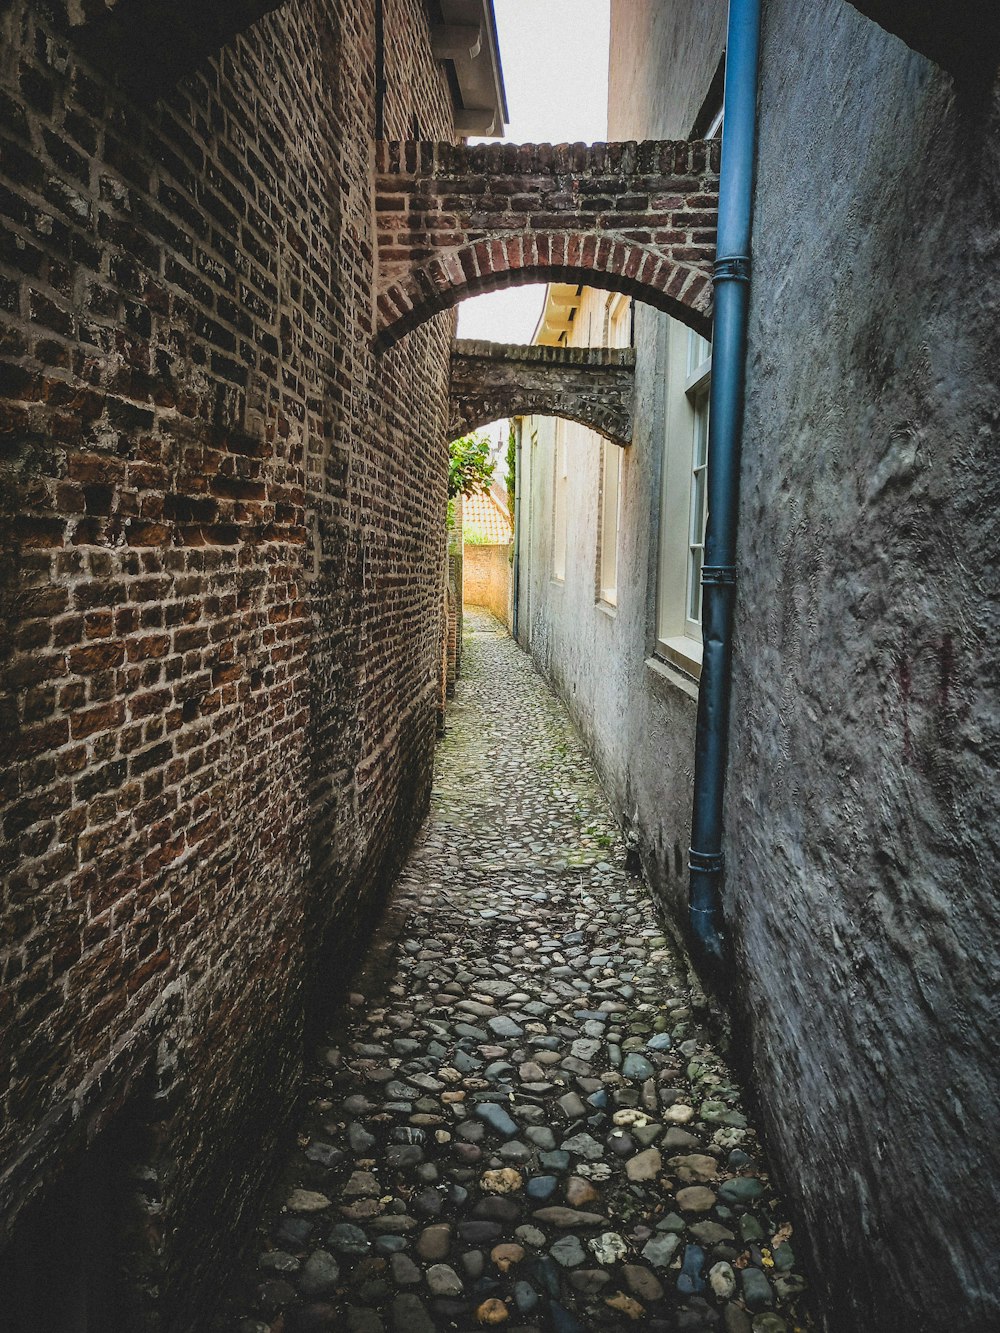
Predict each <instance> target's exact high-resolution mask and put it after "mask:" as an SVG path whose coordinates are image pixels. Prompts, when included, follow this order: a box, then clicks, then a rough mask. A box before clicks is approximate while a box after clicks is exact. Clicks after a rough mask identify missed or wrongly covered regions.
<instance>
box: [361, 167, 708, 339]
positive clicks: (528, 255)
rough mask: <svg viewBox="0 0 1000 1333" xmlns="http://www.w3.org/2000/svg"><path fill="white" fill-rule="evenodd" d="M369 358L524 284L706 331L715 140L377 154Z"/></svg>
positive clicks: (702, 331)
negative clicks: (577, 293)
mask: <svg viewBox="0 0 1000 1333" xmlns="http://www.w3.org/2000/svg"><path fill="white" fill-rule="evenodd" d="M377 152H378V160H377V164H376V169H377V176H376V197H375V208H376V223H377V232H378V256H379V295H378V312H377V336H376V347H377V348H379V349H384V348H387V347H391V346H393V345H394V344H395V343H396V342H398V341H399V339H400V338H402V337H403V336H404V335H405V334H406V333H408V332H409V331H410V330H411V329H413V328H416V327H417V325H418V324H421V323H423V322H424V321H425V320H426V319H429V318H430V317H431V316H432V315H435V314H437V313H439V312H440V311H442V310H447V309H448V308H449V307H451V306H454V305H456V304H457V303H458V302H459V301H461V300H464V299H465V298H466V297H469V296H474V295H478V294H479V293H481V292H489V291H496V290H498V289H499V288H502V287H513V286H518V285H522V284H525V283H532V282H571V283H578V284H585V285H587V286H590V287H603V288H607V289H610V290H612V291H621V292H625V293H627V294H628V295H630V296H634V297H636V298H637V299H638V300H641V301H645V302H648V304H650V305H653V306H656V307H657V308H658V309H661V310H666V311H667V312H668V313H669V314H671V315H673V316H675V318H677V319H679V320H681V321H682V322H683V323H685V324H688V325H690V326H691V327H692V328H694V329H696V330H697V331H698V332H699V333H703V334H707V333H708V332H709V331H710V328H711V304H712V283H711V271H712V260H713V257H714V249H715V227H716V219H717V212H718V167H719V161H718V155H719V144H718V143H717V142H716V141H700V140H683V141H678V142H658V141H655V142H649V143H642V144H635V143H626V144H593V145H590V146H587V145H585V144H574V145H557V146H555V147H553V146H552V145H551V144H522V145H515V144H490V145H486V146H476V147H471V148H470V147H467V146H464V145H461V146H457V147H456V146H455V145H453V144H435V143H380V144H379V145H378V149H377Z"/></svg>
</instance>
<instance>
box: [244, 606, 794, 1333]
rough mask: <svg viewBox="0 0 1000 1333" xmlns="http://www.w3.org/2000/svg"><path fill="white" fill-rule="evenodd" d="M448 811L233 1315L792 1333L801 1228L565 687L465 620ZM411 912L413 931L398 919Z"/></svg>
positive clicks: (336, 1033)
mask: <svg viewBox="0 0 1000 1333" xmlns="http://www.w3.org/2000/svg"><path fill="white" fill-rule="evenodd" d="M466 631H467V639H466V654H465V661H464V677H463V679H462V681H461V682H460V683H459V686H458V691H457V694H456V699H455V703H454V706H453V707H452V709H451V712H450V714H449V721H448V731H447V735H446V737H445V738H444V740H443V741H442V743H441V746H440V750H439V753H438V774H437V778H436V782H435V790H434V798H433V809H432V814H431V817H430V819H429V820H428V822H427V825H426V826H425V828H424V830H423V833H422V835H421V838H420V841H419V843H418V845H417V847H416V848H415V850H414V852H413V854H412V855H411V857H410V859H409V862H408V864H407V866H406V868H405V870H404V872H403V875H402V878H401V880H400V882H399V884H398V886H397V888H396V890H395V891H394V895H393V901H392V902H391V904H390V907H389V910H388V912H387V915H386V919H385V921H384V922H383V925H382V927H381V928H380V934H379V936H378V937H377V938H376V941H375V942H374V944H373V953H372V958H373V959H374V960H381V962H378V961H376V962H375V963H373V964H372V965H371V966H370V967H369V969H368V974H367V975H365V974H364V973H362V977H361V980H360V981H356V983H355V984H356V985H359V986H360V987H361V988H362V989H363V990H364V994H359V993H354V994H352V996H351V998H350V1004H349V1005H347V1006H345V1009H344V1011H343V1012H342V1014H341V1015H340V1018H339V1020H338V1023H337V1025H336V1027H335V1028H334V1030H332V1031H331V1032H330V1034H329V1045H328V1046H323V1047H322V1048H321V1049H320V1050H319V1051H318V1052H317V1056H316V1059H315V1061H314V1063H313V1065H312V1068H311V1070H310V1071H309V1074H308V1085H307V1098H306V1105H305V1109H304V1112H303V1119H302V1123H301V1126H300V1133H299V1137H298V1145H299V1146H298V1149H297V1150H296V1151H295V1153H294V1158H293V1160H291V1161H289V1162H288V1163H287V1164H286V1170H285V1173H284V1176H283V1180H282V1183H281V1186H280V1188H279V1190H278V1191H277V1192H276V1194H275V1197H274V1202H273V1208H272V1210H271V1212H270V1213H269V1215H268V1216H267V1217H266V1219H265V1221H264V1224H263V1226H262V1228H261V1231H260V1234H259V1238H258V1240H259V1244H258V1247H257V1262H256V1267H254V1266H253V1265H252V1264H251V1266H250V1267H249V1268H248V1269H247V1271H246V1273H245V1274H244V1275H243V1276H242V1279H241V1282H240V1284H239V1285H238V1288H237V1295H236V1304H235V1305H233V1306H231V1307H230V1309H231V1311H235V1313H231V1315H230V1316H227V1317H226V1319H225V1321H224V1322H223V1324H221V1325H220V1327H221V1328H223V1329H225V1330H226V1331H227V1333H230V1331H232V1330H239V1333H278V1331H279V1330H284V1331H287V1333H305V1331H306V1330H343V1331H344V1333H382V1330H386V1333H432V1331H433V1330H435V1329H460V1330H461V1329H469V1330H471V1329H475V1328H480V1327H482V1326H489V1325H506V1328H507V1330H508V1333H515V1330H517V1333H542V1331H543V1330H545V1331H547V1330H553V1331H554V1333H579V1331H580V1330H589V1329H601V1330H620V1329H630V1328H634V1327H641V1328H645V1329H652V1330H678V1329H691V1330H695V1329H719V1330H721V1331H722V1333H749V1330H751V1329H752V1330H753V1333H791V1330H793V1329H803V1328H808V1327H810V1324H809V1321H808V1316H807V1315H806V1314H805V1312H804V1309H803V1308H802V1301H803V1297H802V1295H801V1293H802V1292H803V1290H804V1287H805V1283H804V1281H803V1278H802V1277H801V1276H800V1275H799V1271H798V1269H797V1265H796V1259H795V1254H794V1252H793V1245H792V1244H791V1243H790V1242H789V1236H790V1234H791V1228H790V1227H789V1226H788V1225H787V1223H786V1220H785V1213H784V1211H783V1209H782V1206H781V1203H780V1201H779V1200H778V1199H777V1198H776V1197H775V1193H774V1191H773V1190H772V1188H771V1186H770V1184H769V1182H768V1178H767V1175H766V1171H765V1167H764V1164H763V1162H762V1161H761V1158H760V1155H759V1152H758V1148H757V1141H756V1138H755V1135H754V1131H753V1129H752V1128H751V1127H750V1126H749V1125H748V1123H747V1120H746V1117H745V1115H744V1113H743V1111H742V1110H741V1107H740V1094H739V1091H738V1089H737V1088H736V1086H735V1084H734V1082H733V1079H732V1076H731V1074H730V1072H729V1070H728V1069H727V1068H726V1065H725V1063H724V1062H723V1060H722V1059H721V1058H720V1057H719V1056H718V1055H717V1054H716V1052H715V1051H714V1050H713V1048H712V1046H711V1045H710V1044H709V1043H708V1040H707V1037H706V1036H705V1034H704V1032H703V1031H702V1030H701V1028H700V1027H699V1023H698V1016H699V1012H700V1010H699V1003H700V1002H701V997H700V996H699V995H698V993H697V991H694V992H693V993H692V989H691V985H690V981H689V975H688V973H687V970H686V968H685V966H684V963H683V960H682V959H681V958H680V957H679V955H678V954H677V953H676V952H675V951H674V950H673V949H672V947H671V946H670V944H669V943H668V941H667V939H666V938H665V937H664V935H663V934H662V933H661V927H660V925H659V924H658V922H657V918H656V915H655V912H654V909H653V906H652V904H651V901H650V898H649V894H648V892H647V890H646V889H645V887H644V885H643V884H642V882H641V881H640V880H636V879H633V878H631V877H629V876H628V875H627V874H626V872H625V869H624V846H623V843H622V839H621V836H620V834H619V830H618V828H617V826H616V825H615V823H614V822H613V820H612V818H611V814H610V811H609V809H608V806H607V803H606V801H605V798H604V796H603V794H602V792H601V789H600V787H599V785H598V782H597V779H596V777H595V775H594V771H593V768H592V767H591V764H590V762H589V760H588V759H587V757H586V755H585V753H584V751H583V749H582V747H581V745H580V742H579V740H578V738H577V737H576V735H575V733H574V731H573V730H572V727H571V726H570V724H569V722H568V720H567V718H566V715H565V713H564V712H563V710H562V707H561V705H560V704H559V703H558V702H557V701H556V700H555V698H554V697H553V695H552V694H551V693H550V691H549V690H548V688H547V687H546V685H545V684H544V683H543V682H542V681H541V680H540V678H539V677H538V675H537V674H536V673H535V671H534V668H533V667H532V665H531V662H530V660H529V659H528V658H527V657H526V656H525V655H524V654H523V653H522V652H521V651H520V649H518V648H517V646H516V645H515V644H514V643H513V641H512V640H511V639H510V638H509V637H508V636H507V634H506V633H505V632H504V631H503V630H501V629H500V627H499V626H498V625H497V623H496V622H495V621H493V620H492V619H491V618H490V617H487V616H486V615H484V614H478V613H472V614H469V613H467V615H466ZM400 927H401V929H400Z"/></svg>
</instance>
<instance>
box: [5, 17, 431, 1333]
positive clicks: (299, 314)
mask: <svg viewBox="0 0 1000 1333" xmlns="http://www.w3.org/2000/svg"><path fill="white" fill-rule="evenodd" d="M385 26H386V34H387V40H386V44H385V61H386V64H385V73H386V84H387V93H386V100H385V106H384V116H385V124H386V131H387V133H391V134H392V135H394V136H397V137H402V136H405V135H407V134H410V133H412V132H413V123H414V117H417V118H418V120H419V125H420V132H421V133H424V132H426V133H430V134H433V135H436V136H438V137H447V135H448V134H449V133H450V128H451V109H450V101H449V98H448V94H447V89H446V85H445V82H444V78H443V75H442V72H441V70H440V68H439V67H438V66H436V65H435V64H434V63H433V62H432V61H431V58H430V55H429V47H428V42H427V29H426V16H425V11H424V7H423V5H422V4H420V3H419V0H386V3H385ZM374 62H375V45H374V4H373V0H367V2H366V3H363V4H361V5H354V4H347V3H346V0H297V2H295V3H289V4H287V5H285V6H283V7H282V8H281V9H279V10H278V11H277V12H276V13H274V14H272V15H269V16H268V17H266V18H264V19H262V20H261V21H260V22H259V23H257V24H256V25H255V26H254V27H252V28H250V29H249V30H248V31H247V32H246V33H245V34H244V35H243V36H241V37H239V38H237V39H236V40H235V41H234V42H233V43H232V44H231V45H229V46H227V47H226V48H224V49H223V50H222V51H221V52H219V53H218V55H217V56H215V57H213V58H211V59H208V60H205V61H204V62H202V63H201V64H199V65H198V66H197V68H195V69H193V70H192V71H191V72H190V73H188V74H187V75H186V76H185V77H184V78H183V80H182V81H180V82H179V83H178V84H177V85H176V86H175V87H173V88H172V89H170V91H169V92H167V93H166V94H164V95H163V96H161V97H159V98H158V99H157V100H155V101H152V100H146V101H143V100H142V99H140V98H137V97H136V96H133V95H130V94H128V93H125V92H122V91H120V90H119V89H118V88H117V87H116V85H115V84H114V83H113V82H112V81H111V80H110V79H109V78H108V77H106V76H104V75H102V74H101V73H100V72H98V70H97V69H96V68H95V67H94V66H93V65H91V64H88V62H87V60H86V59H85V58H84V57H83V56H82V55H81V54H80V52H79V50H77V49H76V48H75V47H74V46H73V45H72V43H71V41H68V40H66V39H64V38H63V37H62V36H60V35H59V34H57V33H56V32H54V31H52V30H51V29H50V28H49V27H47V25H46V22H45V17H44V10H43V8H42V7H41V6H38V7H36V6H35V5H34V4H31V3H29V2H28V0H14V3H12V4H11V5H9V6H8V7H7V8H6V10H5V12H4V14H3V16H2V18H0V311H2V316H3V323H2V327H0V386H2V395H3V397H2V401H0V442H2V460H3V468H4V474H3V483H2V492H0V505H2V513H3V520H2V522H3V526H2V534H0V535H2V539H3V551H2V567H0V571H2V588H3V597H4V604H3V615H2V626H3V632H4V636H5V643H4V645H3V646H4V650H5V652H4V658H5V666H6V676H5V688H6V693H5V694H4V696H3V703H2V709H3V712H2V727H3V734H4V736H5V738H6V741H5V744H7V743H8V742H9V752H10V755H11V757H12V760H13V762H12V763H11V764H10V765H8V766H7V767H6V769H5V772H4V775H3V789H2V793H0V798H2V800H3V825H2V828H3V835H4V845H3V857H4V860H3V874H4V884H5V891H4V896H3V899H2V910H3V916H4V920H3V928H4V932H5V938H6V939H7V940H10V941H12V942H13V944H12V947H11V948H9V949H8V950H7V951H6V952H5V953H4V955H3V973H2V978H0V981H2V991H0V1022H2V1023H3V1027H4V1030H5V1033H6V1034H7V1035H6V1038H5V1043H4V1060H5V1064H6V1071H5V1072H6V1073H7V1074H8V1079H4V1087H5V1093H4V1105H3V1112H4V1121H3V1123H4V1128H3V1130H2V1131H0V1181H2V1182H3V1183H2V1186H0V1195H2V1196H3V1198H4V1199H5V1200H7V1202H8V1205H9V1210H8V1212H7V1214H6V1215H5V1217H4V1225H5V1227H8V1228H9V1227H12V1226H14V1225H15V1224H16V1210H17V1208H18V1207H20V1206H21V1205H22V1204H24V1203H25V1202H26V1201H27V1200H29V1199H30V1198H31V1196H32V1194H33V1193H37V1192H38V1191H39V1190H40V1189H41V1188H42V1187H43V1186H44V1185H45V1184H46V1182H47V1181H48V1180H49V1179H51V1178H52V1177H54V1175H55V1174H57V1173H58V1171H59V1169H60V1168H61V1165H62V1164H63V1163H64V1162H65V1161H67V1160H69V1157H70V1156H71V1155H72V1154H73V1153H74V1152H76V1151H78V1150H79V1149H80V1147H81V1146H82V1144H83V1142H84V1140H85V1138H86V1136H87V1135H88V1134H92V1133H93V1132H95V1131H96V1129H97V1128H98V1127H99V1126H100V1124H101V1123H102V1117H106V1116H107V1115H109V1114H110V1113H111V1111H112V1110H113V1109H114V1107H115V1106H117V1105H118V1104H119V1103H121V1102H122V1100H123V1099H124V1098H125V1097H126V1094H127V1093H129V1091H130V1090H132V1089H134V1088H137V1087H139V1088H141V1089H142V1090H143V1091H142V1097H143V1098H144V1102H143V1105H142V1107H141V1108H140V1115H141V1117H143V1118H146V1119H149V1120H156V1121H157V1124H156V1131H155V1136H154V1137H155V1141H156V1148H155V1150H153V1149H150V1150H149V1152H150V1154H151V1155H150V1156H149V1157H148V1159H147V1160H146V1162H145V1163H144V1164H145V1166H146V1167H147V1168H148V1169H149V1172H150V1176H151V1178H152V1177H153V1176H155V1177H156V1182H157V1183H156V1185H155V1189H156V1190H157V1191H159V1192H160V1193H161V1194H162V1196H163V1200H162V1208H160V1207H159V1206H158V1207H157V1209H156V1216H155V1220H153V1221H151V1223H150V1225H149V1227H148V1228H147V1231H148V1237H147V1248H148V1254H147V1256H146V1257H147V1260H148V1262H149V1264H150V1265H151V1272H152V1276H151V1277H150V1279H149V1282H150V1288H151V1304H150V1309H158V1310H160V1311H161V1313H160V1314H158V1315H157V1314H155V1313H154V1314H151V1315H150V1317H149V1322H150V1324H151V1325H154V1324H156V1322H157V1320H159V1321H160V1323H161V1324H162V1326H170V1327H185V1328H186V1327H189V1326H190V1322H185V1321H186V1320H188V1321H189V1320H190V1310H191V1308H192V1302H195V1301H197V1300H198V1299H199V1298H200V1295H201V1292H202V1290H203V1279H204V1277H205V1276H206V1274H213V1275H214V1277H215V1278H216V1279H217V1277H218V1271H219V1270H218V1263H219V1261H220V1258H221V1257H222V1256H223V1253H224V1249H225V1246H226V1245H227V1244H231V1243H233V1242H234V1241H235V1240H236V1239H238V1236H239V1227H240V1217H241V1212H242V1210H243V1209H244V1208H246V1209H247V1210H248V1211H249V1210H251V1209H252V1207H253V1204H254V1198H255V1188H256V1187H259V1183H258V1182H253V1184H252V1185H251V1186H250V1187H248V1185H247V1170H248V1164H249V1162H250V1160H251V1159H257V1158H259V1157H260V1154H261V1151H262V1148H263V1149H266V1148H267V1146H268V1145H269V1144H270V1143H272V1142H273V1140H274V1136H275V1134H276V1132H277V1128H276V1127H278V1126H280V1124H281V1123H282V1118H283V1116H284V1113H285V1111H286V1110H287V1102H288V1097H289V1095H290V1092H289V1090H290V1089H291V1088H292V1087H293V1086H294V1079H293V1075H294V1072H295V1069H296V1066H297V1064H298V1060H299V1056H300V1047H301V1033H302V1025H303V1014H304V1010H305V1004H306V994H307V991H308V990H309V989H310V987H312V988H313V989H315V985H314V981H313V978H314V977H315V976H316V975H317V969H320V972H319V975H320V976H321V981H320V983H319V986H320V989H321V990H334V989H336V987H337V986H339V985H340V984H341V983H342V980H343V976H342V972H340V971H337V970H335V969H334V970H332V969H331V966H330V960H331V959H334V958H336V956H337V954H338V946H342V945H343V944H344V942H345V941H346V940H347V939H348V938H349V937H350V936H351V934H352V933H353V932H354V931H356V930H357V929H358V927H359V926H360V924H361V923H362V921H363V919H364V916H365V914H366V912H367V911H368V910H370V907H371V904H372V902H373V900H374V899H375V898H376V897H377V893H378V890H379V888H380V887H381V886H382V884H383V883H384V882H385V878H386V876H387V874H389V873H390V872H391V869H392V867H393V863H394V860H395V859H396V857H398V855H399V853H400V850H401V848H402V847H403V846H404V845H405V841H406V839H407V837H408V836H409V834H410V833H411V832H412V830H413V827H414V824H415V822H416V821H417V820H418V819H419V818H420V816H421V813H422V811H423V809H424V806H425V803H426V798H427V792H428V784H429V779H430V769H431V749H432V744H433V736H434V727H435V710H436V691H437V689H438V678H439V663H440V639H439V632H440V631H439V626H440V605H441V587H442V579H443V576H444V559H445V544H444V533H443V523H442V519H443V514H444V505H445V489H446V486H445V446H444V443H443V442H444V439H445V427H446V421H447V407H448V402H447V350H448V344H449V340H450V336H451V332H452V325H451V319H450V317H449V316H444V317H443V318H439V319H437V320H436V321H432V322H431V323H429V324H426V325H425V326H424V327H423V328H421V329H420V330H418V331H417V332H416V333H415V334H414V336H413V337H412V338H410V339H408V340H407V341H406V342H405V343H403V344H401V345H400V346H399V347H398V348H396V349H394V350H393V351H392V352H391V353H389V354H387V355H386V356H385V357H384V358H382V359H381V360H376V359H375V358H374V356H373V354H372V352H371V350H370V348H371V335H372V320H373V309H374V298H373V287H374V280H373V267H372V266H373V259H372V256H373V248H374V238H373V235H372V225H371V189H372V178H371V171H372V163H373V151H372V135H373V127H374V122H375V107H374V96H375V94H374V87H375V65H374ZM403 496H405V503H403V502H402V501H401V500H400V499H399V498H398V497H403ZM8 1080H9V1081H8ZM85 1126H86V1129H85ZM264 1159H265V1160H266V1151H265V1154H264ZM151 1188H153V1187H152V1186H151ZM178 1277H182V1278H183V1280H182V1281H178V1280H177V1279H178ZM181 1293H183V1294H181ZM157 1298H158V1299H157Z"/></svg>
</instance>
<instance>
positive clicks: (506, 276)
mask: <svg viewBox="0 0 1000 1333" xmlns="http://www.w3.org/2000/svg"><path fill="white" fill-rule="evenodd" d="M545 282H553V283H575V284H577V285H578V286H584V287H599V288H602V289H604V290H606V291H613V292H623V293H624V294H625V295H627V296H632V297H635V299H636V300H638V301H643V302H645V303H646V304H647V305H651V306H654V307H655V308H656V309H657V310H664V311H666V313H667V314H668V315H672V316H673V317H674V318H675V319H677V320H679V321H680V322H681V323H682V324H686V325H688V327H689V328H692V329H694V330H695V332H696V333H700V334H701V335H702V336H703V337H709V336H710V335H711V329H712V284H711V280H710V278H709V276H708V274H707V273H706V271H705V269H704V268H703V267H701V266H699V265H695V264H688V263H685V262H683V261H682V260H676V259H670V258H668V257H666V256H664V255H663V254H662V253H661V252H659V251H657V250H654V249H652V248H651V247H647V246H644V245H640V244H638V243H636V242H633V241H624V240H619V239H613V238H611V237H608V236H601V235H594V234H571V235H566V234H565V233H563V232H557V233H545V232H534V231H532V232H525V233H524V234H515V235H513V236H511V235H507V236H503V237H500V238H496V239H492V240H491V239H486V240H480V241H475V242H472V243H470V244H468V245H465V246H461V247H459V248H456V249H453V250H448V251H444V252H443V253H439V254H438V255H436V256H435V257H434V258H432V259H429V260H427V261H426V262H425V263H423V264H421V265H420V266H419V267H417V268H415V269H414V270H413V271H412V272H411V273H410V275H409V276H408V277H407V279H406V280H404V281H402V282H397V283H393V284H392V285H391V286H390V287H388V288H387V289H386V290H385V292H383V294H382V295H381V296H380V297H379V300H378V333H377V336H376V339H375V346H376V349H377V350H379V351H384V350H385V349H386V348H389V347H392V346H394V345H395V344H396V343H397V342H399V340H400V339H401V338H403V337H405V335H406V334H407V333H409V332H410V331H411V330H412V329H415V328H417V327H418V325H420V324H423V323H424V322H425V321H426V320H428V319H430V318H432V317H433V316H434V315H437V314H439V313H440V312H441V311H442V310H448V309H450V308H451V307H452V306H455V305H457V304H458V303H459V302H460V301H464V300H467V299H468V298H469V297H471V296H479V295H481V294H482V293H484V292H494V291H500V290H501V289H503V288H506V287H519V286H526V285H528V284H530V283H545Z"/></svg>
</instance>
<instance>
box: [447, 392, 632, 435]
mask: <svg viewBox="0 0 1000 1333" xmlns="http://www.w3.org/2000/svg"><path fill="white" fill-rule="evenodd" d="M509 417H561V418H562V419H563V420H564V421H575V422H576V423H577V424H578V425H580V426H586V427H587V429H588V430H592V431H596V433H597V434H598V435H601V436H603V437H604V439H606V440H609V441H610V442H611V443H612V444H617V445H618V446H619V447H620V448H622V449H624V448H625V447H626V446H627V445H629V444H631V442H632V441H631V423H630V422H623V421H622V420H621V419H620V417H621V414H620V413H609V412H597V411H593V412H590V411H574V410H573V408H572V407H571V406H565V407H562V406H555V405H553V402H552V399H551V397H550V396H547V395H545V394H537V395H534V394H517V393H514V392H511V393H510V394H509V395H508V396H505V397H504V398H502V399H501V398H497V399H496V400H495V401H493V402H491V403H490V404H489V405H488V406H484V407H479V406H478V405H475V406H474V405H469V406H468V407H467V408H466V409H465V410H464V411H463V412H462V413H461V415H460V416H453V417H452V419H451V422H450V423H449V427H448V438H449V440H457V439H459V438H460V437H461V436H463V435H468V434H469V432H470V431H474V430H479V429H480V428H481V427H483V426H488V425H490V423H491V422H493V421H505V420H507V419H508V418H509Z"/></svg>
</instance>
